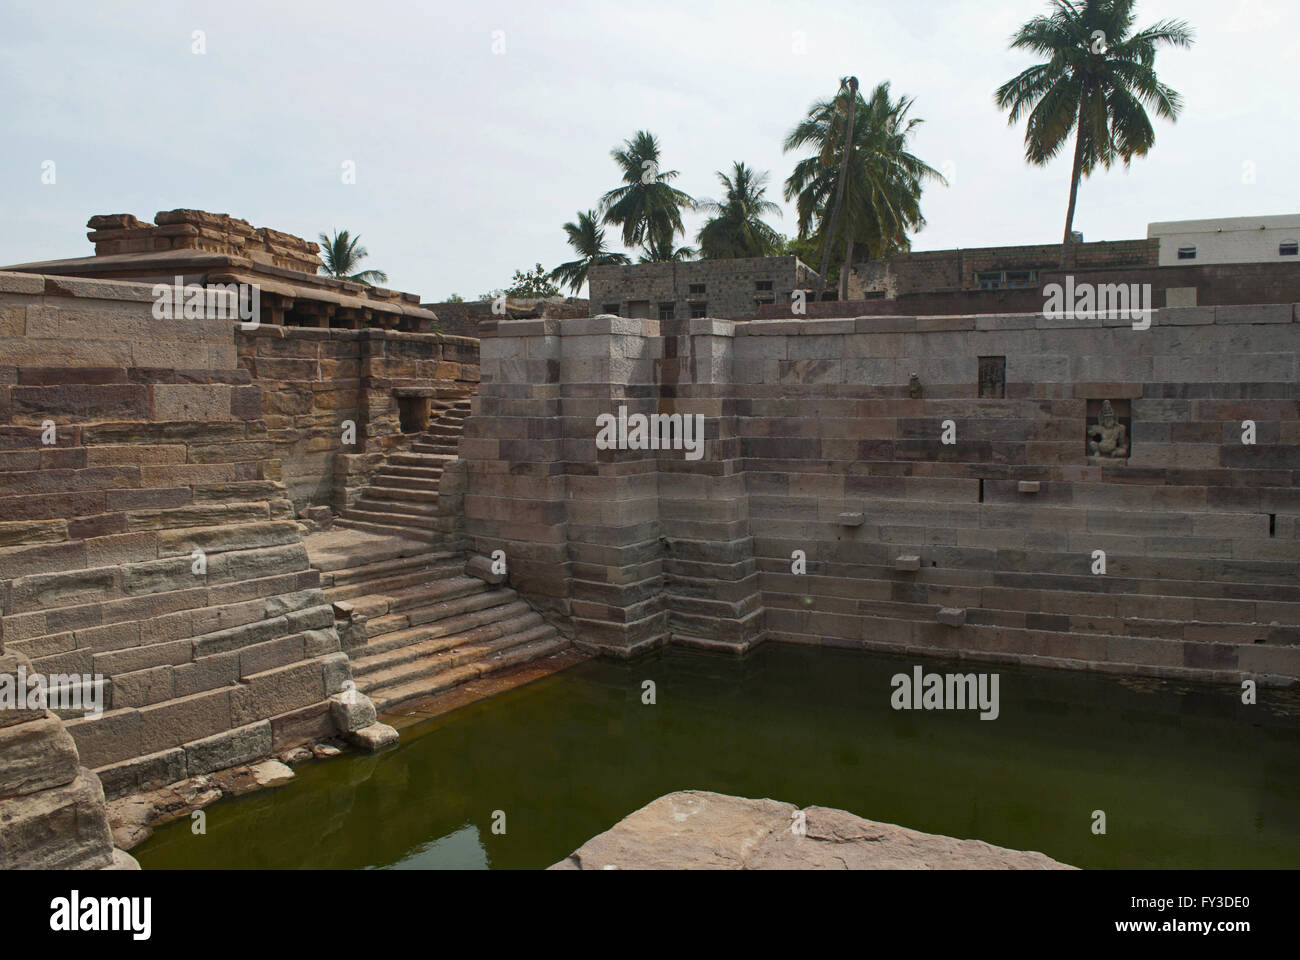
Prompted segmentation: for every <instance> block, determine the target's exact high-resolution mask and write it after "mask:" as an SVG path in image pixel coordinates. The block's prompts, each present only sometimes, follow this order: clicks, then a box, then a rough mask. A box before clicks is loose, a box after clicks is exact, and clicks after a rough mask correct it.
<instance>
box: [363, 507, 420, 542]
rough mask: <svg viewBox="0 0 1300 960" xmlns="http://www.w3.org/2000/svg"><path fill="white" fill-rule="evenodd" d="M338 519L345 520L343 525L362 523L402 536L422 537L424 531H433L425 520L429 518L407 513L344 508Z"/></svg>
mask: <svg viewBox="0 0 1300 960" xmlns="http://www.w3.org/2000/svg"><path fill="white" fill-rule="evenodd" d="M340 519H341V520H344V521H346V523H345V524H344V526H347V525H350V524H355V523H362V524H367V525H368V526H372V527H374V528H375V529H376V530H379V529H385V530H390V531H392V532H393V533H394V534H397V533H399V532H400V533H401V534H402V535H404V536H411V537H422V536H423V535H424V534H425V533H426V532H428V533H433V532H434V530H433V525H432V524H430V523H428V522H427V521H428V520H429V519H430V518H428V517H413V516H411V515H410V514H409V513H367V512H365V511H360V512H356V511H352V510H344V511H343V516H342V517H341V518H340Z"/></svg>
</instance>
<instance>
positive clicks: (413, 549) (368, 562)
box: [303, 530, 453, 587]
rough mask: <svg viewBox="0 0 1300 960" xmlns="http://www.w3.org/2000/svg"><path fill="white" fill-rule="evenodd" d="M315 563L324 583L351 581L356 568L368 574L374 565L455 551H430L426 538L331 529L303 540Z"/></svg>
mask: <svg viewBox="0 0 1300 960" xmlns="http://www.w3.org/2000/svg"><path fill="white" fill-rule="evenodd" d="M303 542H304V543H305V544H306V546H307V555H308V557H309V558H310V559H311V565H312V566H313V567H315V568H316V569H317V570H319V571H320V572H321V586H326V587H328V586H333V585H335V584H341V583H350V582H352V581H353V580H355V579H356V576H354V575H353V571H363V572H362V574H361V575H362V576H365V575H367V574H366V573H364V571H368V570H369V569H370V568H371V567H375V566H377V565H379V564H385V563H394V564H419V563H422V562H424V561H425V560H427V559H435V560H437V559H442V558H444V557H450V556H452V555H453V554H451V553H449V552H432V553H431V552H430V550H429V545H428V544H427V543H425V542H424V541H422V540H418V539H414V538H410V539H403V538H401V537H394V536H391V535H390V533H389V531H387V530H385V531H384V533H383V535H381V536H376V535H374V534H364V533H363V534H360V535H358V532H357V531H352V530H348V531H344V530H328V531H324V532H318V533H310V534H308V535H307V536H306V537H305V538H304V541H303Z"/></svg>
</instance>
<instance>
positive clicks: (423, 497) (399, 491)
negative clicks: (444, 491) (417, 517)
mask: <svg viewBox="0 0 1300 960" xmlns="http://www.w3.org/2000/svg"><path fill="white" fill-rule="evenodd" d="M363 496H367V497H369V498H371V499H372V500H418V501H420V502H422V503H437V502H438V491H437V490H436V489H435V490H429V489H427V488H422V487H419V488H415V489H412V488H410V487H380V486H369V487H366V489H365V492H364V494H363Z"/></svg>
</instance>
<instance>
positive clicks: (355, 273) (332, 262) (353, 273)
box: [319, 230, 388, 287]
mask: <svg viewBox="0 0 1300 960" xmlns="http://www.w3.org/2000/svg"><path fill="white" fill-rule="evenodd" d="M319 239H320V246H321V252H320V255H321V259H322V260H324V261H325V263H324V265H323V266H322V267H321V268H320V272H321V273H323V274H326V275H327V276H331V277H334V278H336V279H338V280H351V281H352V282H353V283H364V284H365V285H366V286H368V287H369V286H373V285H374V284H376V283H387V282H388V274H386V273H384V271H382V270H358V269H357V267H359V266H361V261H362V260H364V259H365V258H366V257H368V256H370V252H369V251H368V250H366V248H365V247H363V246H361V235H360V234H358V235H357V236H356V237H350V236H348V232H347V231H346V230H336V231H334V236H333V237H327V236H326V235H325V234H323V233H322V234H321V235H320V237H319Z"/></svg>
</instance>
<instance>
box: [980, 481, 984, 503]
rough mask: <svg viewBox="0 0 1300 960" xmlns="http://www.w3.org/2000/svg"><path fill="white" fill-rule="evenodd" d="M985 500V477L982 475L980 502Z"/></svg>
mask: <svg viewBox="0 0 1300 960" xmlns="http://www.w3.org/2000/svg"><path fill="white" fill-rule="evenodd" d="M983 502H984V478H983V477H980V503H983Z"/></svg>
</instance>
